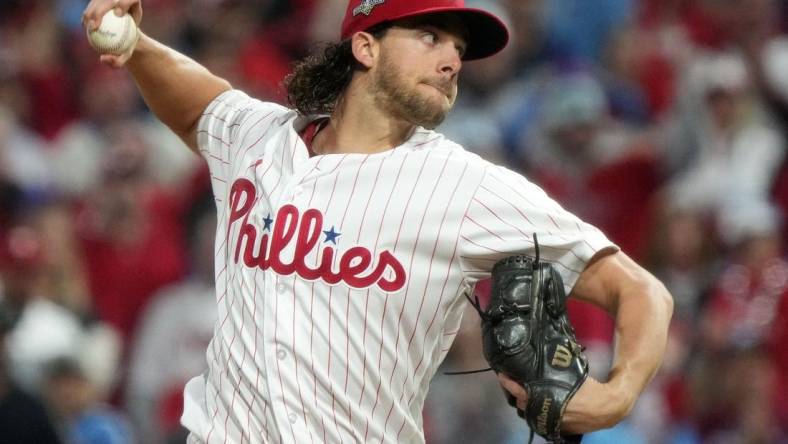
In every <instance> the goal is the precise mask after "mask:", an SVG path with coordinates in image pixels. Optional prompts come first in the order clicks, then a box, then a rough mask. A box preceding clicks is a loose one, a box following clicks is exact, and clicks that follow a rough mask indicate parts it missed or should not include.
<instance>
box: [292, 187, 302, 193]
mask: <svg viewBox="0 0 788 444" xmlns="http://www.w3.org/2000/svg"><path fill="white" fill-rule="evenodd" d="M303 192H304V187H302V186H300V185H299V186H297V187H295V189H293V194H301V193H303Z"/></svg>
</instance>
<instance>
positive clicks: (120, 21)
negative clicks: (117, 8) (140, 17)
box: [88, 10, 138, 55]
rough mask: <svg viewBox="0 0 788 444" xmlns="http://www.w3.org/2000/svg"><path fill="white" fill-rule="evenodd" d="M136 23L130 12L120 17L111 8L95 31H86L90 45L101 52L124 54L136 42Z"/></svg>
mask: <svg viewBox="0 0 788 444" xmlns="http://www.w3.org/2000/svg"><path fill="white" fill-rule="evenodd" d="M137 37H138V32H137V24H136V23H134V18H132V16H131V15H130V14H124V15H122V16H120V17H118V16H117V15H115V12H114V11H112V10H109V11H107V13H106V14H104V17H103V18H102V19H101V25H100V26H99V27H98V29H96V30H95V31H88V40H89V41H90V45H91V46H92V47H93V48H94V49H95V50H96V51H98V52H100V53H101V54H114V55H121V54H125V53H126V52H127V51H128V50H129V49H131V48H132V47H133V46H134V45H135V44H136V43H137Z"/></svg>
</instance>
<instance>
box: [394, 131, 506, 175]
mask: <svg viewBox="0 0 788 444" xmlns="http://www.w3.org/2000/svg"><path fill="white" fill-rule="evenodd" d="M409 144H410V148H411V151H412V152H421V153H424V154H425V155H429V156H430V157H433V158H436V157H437V158H445V159H447V160H448V161H449V162H452V163H458V164H459V163H461V164H467V165H468V166H469V167H470V168H472V169H474V170H477V171H481V172H483V171H485V170H486V169H488V168H490V167H495V166H496V165H495V164H493V163H492V162H490V161H488V160H486V159H484V158H483V157H481V156H479V155H478V154H476V153H473V152H470V151H468V150H466V149H465V148H464V147H463V146H462V145H460V144H459V143H457V142H455V141H453V140H451V139H449V138H448V137H446V136H445V135H443V134H442V133H439V132H437V131H434V130H428V129H424V128H421V127H419V128H418V129H417V130H416V133H415V134H414V135H413V137H412V138H411V140H410V141H409Z"/></svg>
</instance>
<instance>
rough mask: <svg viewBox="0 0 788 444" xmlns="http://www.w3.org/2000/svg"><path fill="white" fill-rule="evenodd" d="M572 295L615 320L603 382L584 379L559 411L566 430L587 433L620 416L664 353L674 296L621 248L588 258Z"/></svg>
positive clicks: (660, 360) (627, 412) (635, 398)
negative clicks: (613, 340) (609, 361)
mask: <svg viewBox="0 0 788 444" xmlns="http://www.w3.org/2000/svg"><path fill="white" fill-rule="evenodd" d="M572 294H573V295H574V296H575V297H577V298H578V299H581V300H584V301H586V302H590V303H592V304H594V305H596V306H598V307H600V308H602V309H604V310H606V311H607V312H608V313H610V314H611V315H612V316H613V317H614V318H615V320H616V347H615V353H614V357H613V363H612V368H611V371H610V374H609V376H608V380H607V382H605V383H603V384H600V383H598V382H596V381H594V380H592V379H591V378H588V380H587V381H586V382H585V383H584V384H583V385H582V386H580V389H579V391H578V392H577V394H576V395H575V397H574V398H573V399H572V402H570V404H569V406H568V408H567V410H566V412H565V415H564V425H565V429H566V430H567V431H571V432H575V433H587V432H590V431H593V430H599V429H601V428H607V427H612V426H613V425H615V424H617V423H618V422H619V421H621V420H622V419H624V418H625V417H626V416H627V415H628V414H629V412H630V411H631V410H632V407H633V406H634V404H635V401H636V400H637V397H638V396H639V395H640V394H641V393H642V392H643V390H644V389H645V387H646V385H647V384H648V383H649V381H650V380H651V378H653V376H654V374H655V373H656V371H657V369H658V368H659V365H660V363H661V362H662V357H663V355H664V352H665V346H666V343H667V335H668V326H669V324H670V318H671V316H672V314H673V299H672V298H671V296H670V294H669V293H668V291H667V290H666V289H665V287H664V285H662V283H661V282H659V281H658V280H657V279H656V278H655V277H654V276H652V275H651V273H649V272H648V271H646V270H644V269H643V268H641V267H640V266H638V265H637V264H636V263H635V262H634V261H633V260H632V259H630V258H629V257H627V256H626V255H625V254H623V253H621V252H618V253H615V254H611V255H608V256H604V257H602V258H600V259H598V260H595V261H593V262H592V263H591V264H590V265H589V266H588V268H587V269H586V270H585V271H584V272H583V274H581V276H580V279H579V280H578V282H577V284H576V285H575V288H574V290H573V293H572Z"/></svg>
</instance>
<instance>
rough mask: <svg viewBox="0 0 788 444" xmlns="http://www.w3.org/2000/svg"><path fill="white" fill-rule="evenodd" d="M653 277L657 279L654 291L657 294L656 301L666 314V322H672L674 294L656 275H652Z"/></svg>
mask: <svg viewBox="0 0 788 444" xmlns="http://www.w3.org/2000/svg"><path fill="white" fill-rule="evenodd" d="M652 279H653V280H654V281H655V287H656V288H655V290H654V293H655V294H656V295H655V299H656V303H657V305H658V306H659V307H660V309H661V310H660V311H661V312H663V313H664V314H665V320H666V322H668V323H670V319H671V318H672V317H673V305H674V303H673V296H672V295H671V294H670V292H669V291H668V289H667V288H666V287H665V284H663V283H662V282H661V281H659V280H658V279H657V278H655V277H652Z"/></svg>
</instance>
